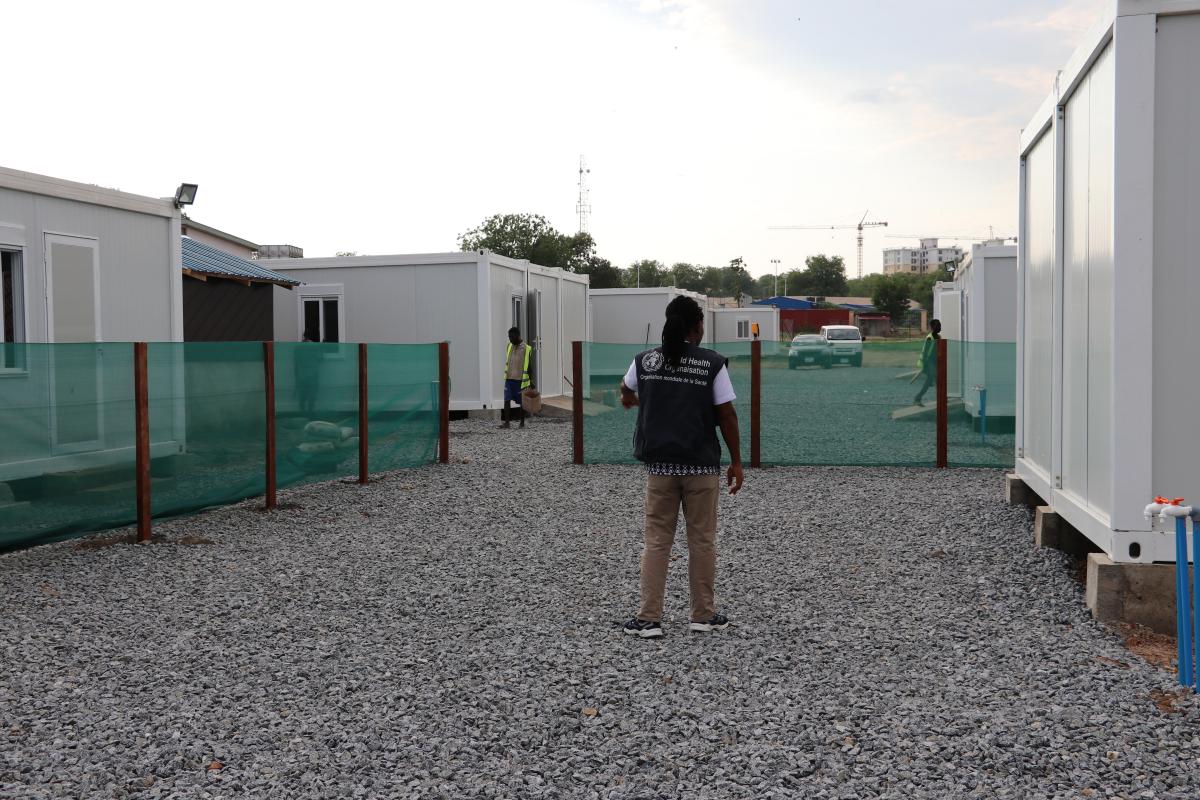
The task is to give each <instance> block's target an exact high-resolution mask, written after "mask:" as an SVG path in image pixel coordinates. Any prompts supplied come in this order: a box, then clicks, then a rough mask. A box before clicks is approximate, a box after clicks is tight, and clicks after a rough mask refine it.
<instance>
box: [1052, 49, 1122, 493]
mask: <svg viewBox="0 0 1200 800" xmlns="http://www.w3.org/2000/svg"><path fill="white" fill-rule="evenodd" d="M1113 78H1114V73H1113V56H1112V47H1111V46H1110V47H1107V48H1105V50H1104V52H1103V53H1101V55H1100V56H1099V57H1098V58H1097V60H1096V62H1095V63H1094V64H1093V65H1092V68H1091V70H1090V71H1089V72H1088V74H1087V75H1086V76H1085V77H1084V78H1083V80H1082V81H1081V82H1080V84H1079V86H1078V88H1077V89H1076V91H1075V94H1074V95H1072V97H1071V99H1070V100H1069V101H1068V102H1067V106H1066V120H1065V125H1066V136H1065V139H1064V142H1065V147H1066V153H1065V155H1064V164H1063V168H1064V170H1065V175H1064V192H1063V203H1064V211H1063V217H1064V222H1065V225H1064V228H1063V270H1064V274H1063V420H1062V424H1063V440H1062V446H1063V457H1062V478H1063V489H1064V490H1065V491H1068V492H1071V493H1073V494H1074V495H1075V496H1076V498H1077V499H1078V500H1079V501H1080V502H1082V503H1083V504H1085V505H1087V506H1088V507H1089V508H1093V509H1095V510H1097V511H1099V512H1101V513H1102V514H1103V513H1107V511H1108V510H1109V508H1110V506H1111V498H1110V497H1109V496H1108V494H1109V484H1110V481H1111V469H1112V466H1111V452H1112V448H1111V445H1110V442H1109V440H1110V437H1111V435H1112V400H1111V393H1112V358H1113V353H1112V316H1111V315H1112V313H1113V304H1112V261H1113V259H1112V213H1113V203H1112V197H1113V158H1114V150H1113V146H1114V141H1113V91H1114V80H1113Z"/></svg>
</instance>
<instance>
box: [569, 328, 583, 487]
mask: <svg viewBox="0 0 1200 800" xmlns="http://www.w3.org/2000/svg"><path fill="white" fill-rule="evenodd" d="M571 431H572V442H573V453H572V462H573V463H575V464H582V463H583V342H571Z"/></svg>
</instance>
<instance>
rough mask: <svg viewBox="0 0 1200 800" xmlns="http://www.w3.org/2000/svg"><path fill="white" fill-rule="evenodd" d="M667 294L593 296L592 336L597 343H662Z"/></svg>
mask: <svg viewBox="0 0 1200 800" xmlns="http://www.w3.org/2000/svg"><path fill="white" fill-rule="evenodd" d="M674 298H675V295H674V294H673V293H672V292H670V291H669V290H666V291H663V292H654V293H637V294H635V293H630V294H623V293H614V294H604V293H600V292H592V294H591V303H592V336H593V338H594V339H595V341H597V342H609V343H614V344H637V345H648V346H651V347H653V346H655V345H657V344H658V343H659V342H660V341H662V326H663V322H665V320H666V317H665V316H664V315H665V312H666V308H667V304H668V303H670V302H671V300H673V299H674Z"/></svg>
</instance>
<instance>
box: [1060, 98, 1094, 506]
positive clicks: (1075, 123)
mask: <svg viewBox="0 0 1200 800" xmlns="http://www.w3.org/2000/svg"><path fill="white" fill-rule="evenodd" d="M1064 126H1065V129H1066V130H1065V136H1064V139H1063V144H1064V148H1065V152H1064V153H1063V170H1064V177H1063V206H1064V207H1063V229H1062V237H1063V299H1062V314H1063V375H1062V380H1063V386H1062V392H1063V412H1062V413H1063V419H1062V448H1063V450H1062V479H1063V489H1065V490H1066V491H1069V492H1072V493H1074V494H1075V495H1076V496H1077V497H1079V498H1083V499H1086V498H1087V458H1088V452H1087V445H1088V442H1087V430H1088V421H1087V411H1088V218H1089V213H1088V169H1089V167H1090V166H1091V158H1090V151H1089V149H1088V145H1089V142H1090V140H1091V80H1090V78H1088V77H1085V78H1084V79H1083V81H1082V83H1081V84H1080V85H1079V88H1078V89H1077V90H1076V91H1075V94H1074V95H1073V96H1072V97H1071V99H1070V100H1069V101H1068V102H1067V106H1066V114H1065V121H1064Z"/></svg>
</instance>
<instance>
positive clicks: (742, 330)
mask: <svg viewBox="0 0 1200 800" xmlns="http://www.w3.org/2000/svg"><path fill="white" fill-rule="evenodd" d="M737 338H739V339H749V338H750V320H748V319H739V320H738V321H737Z"/></svg>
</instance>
